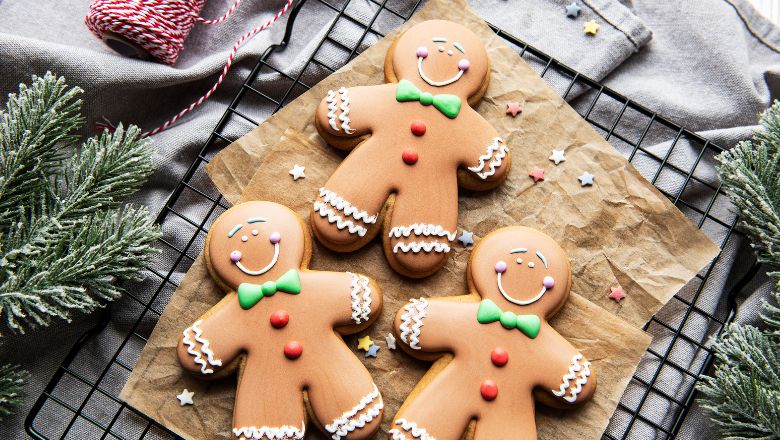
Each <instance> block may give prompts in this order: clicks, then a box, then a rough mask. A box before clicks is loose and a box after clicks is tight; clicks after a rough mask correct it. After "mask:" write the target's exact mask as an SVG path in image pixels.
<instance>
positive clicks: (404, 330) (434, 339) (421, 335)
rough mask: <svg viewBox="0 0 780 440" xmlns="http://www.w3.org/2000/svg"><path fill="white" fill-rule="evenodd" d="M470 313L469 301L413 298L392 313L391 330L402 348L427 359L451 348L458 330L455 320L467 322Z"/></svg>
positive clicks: (450, 350)
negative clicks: (393, 317) (394, 314)
mask: <svg viewBox="0 0 780 440" xmlns="http://www.w3.org/2000/svg"><path fill="white" fill-rule="evenodd" d="M474 313H476V306H474V305H473V304H464V303H459V302H455V301H444V300H430V299H428V298H419V299H414V298H413V299H410V300H409V302H408V303H406V305H404V306H403V307H402V308H401V310H399V311H398V313H397V314H396V316H395V322H394V325H393V330H394V331H395V334H396V337H397V339H398V340H399V341H400V342H401V347H402V348H403V349H404V351H406V352H407V353H409V354H410V355H412V356H414V357H417V358H420V359H425V360H431V359H434V358H436V357H439V356H440V355H441V354H443V353H445V352H454V351H455V346H456V345H457V344H456V343H455V342H456V340H455V339H456V338H457V336H458V335H459V334H461V332H459V331H458V330H459V329H458V326H457V325H456V324H455V323H458V322H468V321H466V319H468V316H469V314H474ZM431 354H435V355H434V356H432V355H431Z"/></svg>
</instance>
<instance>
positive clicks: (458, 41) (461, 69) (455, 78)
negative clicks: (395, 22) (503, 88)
mask: <svg viewBox="0 0 780 440" xmlns="http://www.w3.org/2000/svg"><path fill="white" fill-rule="evenodd" d="M489 69H490V61H489V58H488V55H487V50H486V49H485V46H484V44H483V43H482V41H481V40H480V39H479V37H478V36H477V35H476V34H474V32H472V31H470V30H469V29H467V28H465V27H464V26H461V25H459V24H457V23H453V22H451V21H445V20H429V21H424V22H422V23H420V24H418V25H415V26H413V27H412V28H410V29H409V30H407V31H406V32H404V34H403V35H401V37H400V38H398V40H397V41H396V42H395V44H394V46H393V48H392V50H390V51H389V52H388V61H386V62H385V75H386V76H387V78H388V80H389V81H391V82H397V81H398V80H408V81H411V82H412V83H414V85H416V86H417V87H418V88H420V89H421V90H431V88H432V87H433V88H435V93H436V94H452V95H457V96H459V97H460V98H462V99H468V98H469V97H472V96H475V95H481V94H482V93H483V92H484V88H485V85H486V83H487V79H488V71H489ZM421 102H422V99H421Z"/></svg>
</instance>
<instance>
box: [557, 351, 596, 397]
mask: <svg viewBox="0 0 780 440" xmlns="http://www.w3.org/2000/svg"><path fill="white" fill-rule="evenodd" d="M581 360H582V355H581V354H576V355H574V357H573V358H571V364H570V365H569V371H568V372H567V373H566V374H564V375H563V382H562V383H561V387H560V389H558V390H552V393H553V394H555V395H556V396H558V397H563V399H564V400H565V401H567V402H569V403H574V402H576V401H577V395H578V394H580V393H581V392H582V386H583V385H585V384H586V383H588V376H590V365H591V363H590V362H587V361H585V362H583V363H582V365H580V362H579V361H581ZM575 379H576V380H575ZM572 380H574V381H575V382H574V387H573V388H572V389H571V391H570V395H569V396H567V395H566V389H567V388H569V383H570V382H571V381H572Z"/></svg>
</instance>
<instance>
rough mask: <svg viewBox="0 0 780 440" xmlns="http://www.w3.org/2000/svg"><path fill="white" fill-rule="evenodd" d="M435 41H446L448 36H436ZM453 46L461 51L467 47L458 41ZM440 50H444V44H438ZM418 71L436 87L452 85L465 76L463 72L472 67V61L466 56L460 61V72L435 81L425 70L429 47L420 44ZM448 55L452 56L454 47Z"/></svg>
mask: <svg viewBox="0 0 780 440" xmlns="http://www.w3.org/2000/svg"><path fill="white" fill-rule="evenodd" d="M433 42H434V43H446V42H447V39H446V38H434V39H433ZM452 44H453V47H455V48H456V49H458V51H460V52H461V53H465V52H466V51H465V49H463V46H462V45H461V44H460V43H458V42H457V41H456V42H454V43H452ZM438 50H439V52H444V46H438ZM416 55H417V72H418V73H419V74H420V78H422V79H423V81H425V82H427V83H428V84H430V85H432V86H434V87H442V86H446V85H450V84H452V83H454V82H455V81H457V80H459V79H460V77H461V76H463V72H465V71H466V70H468V69H469V67H471V63H470V62H469V60H467V59H466V58H463V59H461V60H460V61H458V73H456V74H455V75H454V76H453V77H451V78H449V79H446V80H444V81H435V80H432V79H431V78H429V77H428V75H426V74H425V70H424V69H423V60H424V59H425V58H427V57H428V48H427V47H425V46H420V47H418V48H417V53H416ZM447 55H449V56H452V55H453V51H452V49H450V50H448V51H447Z"/></svg>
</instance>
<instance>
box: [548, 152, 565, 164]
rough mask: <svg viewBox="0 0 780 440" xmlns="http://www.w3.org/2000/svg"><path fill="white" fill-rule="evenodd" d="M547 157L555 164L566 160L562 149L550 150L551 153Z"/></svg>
mask: <svg viewBox="0 0 780 440" xmlns="http://www.w3.org/2000/svg"><path fill="white" fill-rule="evenodd" d="M548 159H550V160H551V161H553V162H555V165H558V164H559V163H561V162H565V161H566V156H564V155H563V150H552V154H551V155H550V157H548Z"/></svg>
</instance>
